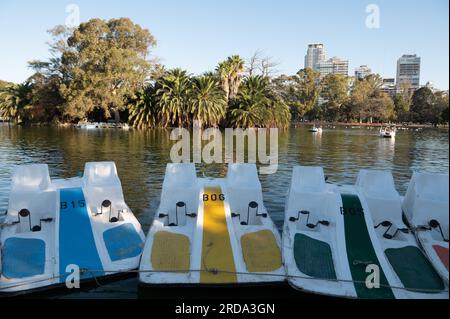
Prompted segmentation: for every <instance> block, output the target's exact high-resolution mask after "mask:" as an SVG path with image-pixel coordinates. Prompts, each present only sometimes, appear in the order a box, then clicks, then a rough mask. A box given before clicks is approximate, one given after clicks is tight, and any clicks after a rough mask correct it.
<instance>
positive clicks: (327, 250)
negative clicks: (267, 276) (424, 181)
mask: <svg viewBox="0 0 450 319" xmlns="http://www.w3.org/2000/svg"><path fill="white" fill-rule="evenodd" d="M384 221H389V223H390V224H389V225H387V223H382V222H384ZM381 223H382V224H381ZM391 225H392V226H391ZM375 226H376V227H375ZM389 226H391V227H390V228H389ZM388 228H389V229H388ZM404 228H406V226H405V225H404V224H403V223H402V221H401V198H400V196H399V195H398V193H397V192H396V190H395V188H394V184H393V180H392V176H391V175H390V173H386V172H377V171H361V172H360V175H359V177H358V181H357V184H356V185H355V186H354V185H333V184H327V183H325V178H324V174H323V170H322V168H321V167H304V166H298V167H295V168H294V170H293V174H292V180H291V186H290V191H289V196H288V200H287V203H286V214H285V223H284V228H283V260H284V264H285V267H286V271H287V276H288V282H289V283H290V285H291V286H293V287H294V288H297V289H301V290H304V291H308V292H313V293H319V294H324V295H332V296H342V297H348V298H364V299H366V298H405V299H406V298H448V287H446V286H445V285H444V283H443V282H442V281H441V280H440V278H439V276H437V274H436V272H435V271H434V269H433V267H432V266H431V264H430V263H429V261H428V260H427V259H426V258H425V256H424V255H423V253H422V252H421V251H420V249H419V248H418V247H417V243H416V241H415V239H414V236H413V235H412V234H411V233H409V232H408V233H406V231H402V230H399V231H397V229H404ZM392 231H393V232H394V233H395V232H396V231H397V232H396V233H395V235H394V233H392V234H391V232H392ZM384 234H388V236H384ZM402 258H408V260H412V261H414V263H413V264H404V263H400V264H399V260H402ZM419 266H420V267H419ZM375 268H378V270H379V272H378V274H379V276H378V278H379V279H380V280H379V283H380V285H379V288H375V287H371V286H370V283H373V282H372V281H371V279H372V277H368V276H369V275H370V274H371V273H373V271H374V269H375ZM418 270H419V271H422V270H423V272H421V273H420V274H417V271H418ZM411 273H413V275H411ZM414 275H420V276H422V277H423V278H417V281H414V280H411V276H413V277H414ZM367 279H369V286H368V285H366V280H367ZM414 279H415V280H416V278H415V277H414ZM425 279H427V280H425ZM407 285H408V286H407ZM405 286H407V287H408V288H410V290H407V289H405ZM430 290H431V291H432V292H430ZM424 291H426V293H425V292H424Z"/></svg>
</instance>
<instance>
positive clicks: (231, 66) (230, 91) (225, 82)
mask: <svg viewBox="0 0 450 319" xmlns="http://www.w3.org/2000/svg"><path fill="white" fill-rule="evenodd" d="M244 68H245V62H244V60H242V58H241V57H240V56H239V55H233V56H230V57H228V58H227V59H226V60H225V61H223V62H220V63H219V65H218V66H217V68H216V71H217V73H218V74H219V77H220V81H221V85H222V89H223V90H224V91H225V98H226V100H227V101H230V100H232V99H234V98H235V97H236V95H237V93H238V91H239V86H240V85H241V81H242V77H243V72H244Z"/></svg>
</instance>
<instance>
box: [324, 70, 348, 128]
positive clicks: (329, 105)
mask: <svg viewBox="0 0 450 319" xmlns="http://www.w3.org/2000/svg"><path fill="white" fill-rule="evenodd" d="M321 86H322V91H321V96H322V98H323V99H324V100H325V103H324V105H323V107H324V110H323V112H324V116H325V118H326V119H328V120H331V121H337V120H339V116H340V112H341V107H342V106H343V105H344V103H345V102H346V101H347V98H348V96H347V91H348V84H347V78H346V77H345V76H343V75H341V74H328V75H326V76H325V77H324V78H323V80H322V84H321Z"/></svg>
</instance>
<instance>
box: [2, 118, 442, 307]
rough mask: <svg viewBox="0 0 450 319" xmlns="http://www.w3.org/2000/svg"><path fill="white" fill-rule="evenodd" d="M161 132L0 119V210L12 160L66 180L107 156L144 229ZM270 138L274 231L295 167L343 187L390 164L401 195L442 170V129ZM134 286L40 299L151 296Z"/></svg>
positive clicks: (265, 181) (162, 155)
mask: <svg viewBox="0 0 450 319" xmlns="http://www.w3.org/2000/svg"><path fill="white" fill-rule="evenodd" d="M169 137H170V130H163V129H157V130H130V131H122V130H114V129H104V130H80V129H75V128H51V127H18V126H9V125H8V124H1V123H0V212H4V211H5V210H6V209H7V207H8V196H9V187H10V178H11V173H12V170H13V168H14V166H15V165H17V164H28V163H47V164H48V165H49V169H50V175H51V177H52V178H67V177H73V176H77V175H80V174H82V172H83V169H84V163H85V162H89V161H114V162H115V163H116V165H117V169H118V173H119V177H120V179H121V182H122V187H123V191H124V194H125V199H126V202H127V204H128V205H129V206H130V208H131V209H132V210H133V212H134V214H135V215H136V216H137V218H138V219H139V220H140V222H141V224H142V226H143V228H144V230H145V231H147V229H148V228H149V226H150V224H151V221H152V218H153V214H154V212H155V211H156V209H157V207H158V204H159V196H160V191H161V186H162V181H163V178H164V172H165V166H166V163H168V162H170V158H169V152H170V148H171V147H172V145H173V144H174V143H175V141H172V140H170V138H169ZM278 137H279V138H278V148H279V166H278V170H277V172H276V173H275V174H272V175H260V176H259V177H260V180H261V184H262V187H263V196H264V202H265V205H266V207H267V209H268V211H269V213H270V214H271V217H272V218H273V220H274V221H275V223H276V224H277V226H278V227H279V228H280V229H281V226H282V223H283V210H284V200H285V197H286V194H287V191H288V187H289V182H290V178H291V172H292V167H293V166H295V165H299V164H301V165H317V166H323V167H324V170H325V174H326V175H327V176H328V178H329V179H328V180H329V181H330V182H336V183H344V184H345V183H354V182H355V181H356V176H357V174H358V171H359V170H360V169H362V168H374V169H390V170H392V173H393V175H394V179H395V183H396V187H397V190H398V191H399V192H400V194H402V195H403V194H404V193H405V191H406V188H407V185H408V182H409V179H410V178H411V175H412V172H413V171H415V170H418V171H429V172H443V173H447V174H448V171H449V136H448V130H442V129H423V130H419V131H417V130H399V131H397V136H396V138H395V139H392V140H391V139H383V138H380V137H378V129H376V128H373V129H369V128H351V127H348V128H344V127H341V128H339V127H337V128H333V129H331V128H329V129H327V128H324V129H323V132H322V134H320V135H318V134H313V133H310V132H308V129H307V127H303V126H302V127H300V128H290V129H288V130H285V131H279V136H278ZM226 167H227V166H226V164H211V165H206V164H197V171H198V175H199V176H201V173H200V172H204V173H205V174H206V175H207V176H215V177H222V176H225V174H226V169H227V168H226ZM136 286H137V279H136V278H129V279H124V280H119V281H114V282H112V283H107V284H105V285H103V286H101V287H98V286H96V285H94V286H93V287H92V288H90V289H87V290H84V291H78V292H76V293H69V294H67V293H65V292H60V293H46V294H43V295H40V297H42V296H49V297H65V298H92V297H94V298H105V297H111V298H117V297H118V298H136V297H152V293H146V292H141V291H140V290H141V289H138V288H137V287H136ZM138 290H139V291H138ZM156 293H157V292H156Z"/></svg>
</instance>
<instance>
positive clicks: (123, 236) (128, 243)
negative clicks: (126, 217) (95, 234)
mask: <svg viewBox="0 0 450 319" xmlns="http://www.w3.org/2000/svg"><path fill="white" fill-rule="evenodd" d="M103 240H104V241H105V244H106V249H107V250H108V254H109V258H110V259H111V260H112V261H117V260H122V259H127V258H132V257H136V256H139V255H140V253H141V251H142V247H143V242H142V239H141V237H140V236H139V234H138V233H137V231H136V229H135V228H134V226H133V224H131V223H126V224H122V225H120V226H117V227H114V228H111V229H108V230H106V231H105V232H104V233H103Z"/></svg>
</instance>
